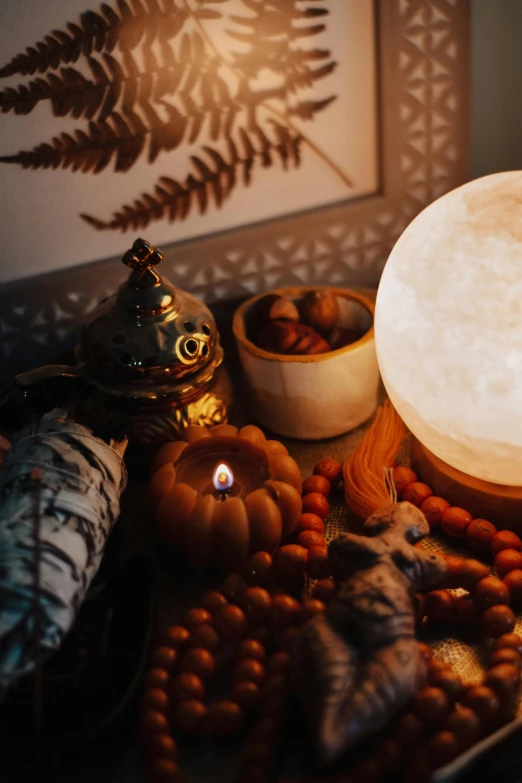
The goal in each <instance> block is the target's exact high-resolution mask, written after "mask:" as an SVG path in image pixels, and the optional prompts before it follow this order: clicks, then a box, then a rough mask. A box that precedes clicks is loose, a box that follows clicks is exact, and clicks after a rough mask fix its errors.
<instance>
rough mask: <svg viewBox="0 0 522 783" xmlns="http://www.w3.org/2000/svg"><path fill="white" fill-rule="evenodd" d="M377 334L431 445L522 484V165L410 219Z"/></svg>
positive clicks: (400, 395)
mask: <svg viewBox="0 0 522 783" xmlns="http://www.w3.org/2000/svg"><path fill="white" fill-rule="evenodd" d="M375 342H376V348H377V357H378V362H379V367H380V371H381V375H382V378H383V381H384V385H385V387H386V390H387V392H388V394H389V396H390V398H391V400H392V402H393V404H394V406H395V408H396V409H397V411H398V413H399V414H400V416H401V417H402V418H403V420H404V421H405V423H406V424H407V426H408V427H409V429H410V430H411V431H412V433H413V434H414V435H415V436H416V438H417V439H418V440H419V441H420V443H421V444H423V446H425V447H426V448H427V449H428V450H429V451H430V452H432V454H434V455H435V457H437V458H439V460H442V461H443V462H444V463H446V464H447V465H449V466H451V467H453V468H455V469H456V470H457V471H461V472H463V473H464V474H467V475H469V476H471V477H475V478H476V479H480V480H483V481H484V482H493V483H494V484H502V485H509V487H507V488H506V489H510V488H513V487H520V486H521V485H522V172H520V171H513V172H507V173H501V174H493V175H491V176H488V177H483V178H482V179H478V180H475V181H473V182H470V183H468V184H466V185H464V186H463V187H460V188H457V189H456V190H454V191H452V192H451V193H448V194H447V195H445V196H443V197H442V198H440V199H439V200H438V201H435V202H434V203H433V204H431V205H430V206H428V207H427V208H426V209H425V210H424V211H423V212H422V213H421V214H420V215H418V217H416V218H415V220H413V222H412V223H411V224H410V225H409V226H408V228H407V229H406V230H405V231H404V233H403V234H402V236H401V237H400V239H399V241H398V242H397V244H396V245H395V247H394V248H393V251H392V253H391V255H390V257H389V259H388V262H387V264H386V267H385V269H384V273H383V275H382V279H381V283H380V286H379V291H378V295H377V304H376V310H375ZM428 483H429V482H428ZM511 494H513V493H511ZM450 502H451V501H450ZM470 510H471V509H470Z"/></svg>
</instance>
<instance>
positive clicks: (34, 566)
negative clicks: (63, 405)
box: [0, 411, 127, 688]
mask: <svg viewBox="0 0 522 783" xmlns="http://www.w3.org/2000/svg"><path fill="white" fill-rule="evenodd" d="M125 445H126V444H116V445H109V444H107V443H105V442H104V441H103V440H101V439H99V438H97V437H95V436H93V435H92V433H91V432H90V431H89V430H88V429H86V428H85V427H83V426H82V425H80V424H76V423H75V422H70V421H67V419H66V415H65V414H64V412H63V411H53V412H52V413H49V414H47V415H46V416H44V417H43V419H41V420H40V421H39V422H38V423H37V424H35V425H31V426H29V427H27V428H25V429H24V430H22V431H21V432H19V433H18V434H17V435H16V436H15V438H14V440H13V444H12V447H11V449H10V450H9V451H8V452H7V454H6V456H5V460H4V463H3V465H2V467H1V469H0V688H6V687H8V686H9V685H11V684H12V683H14V682H15V681H16V680H17V679H18V678H19V677H20V676H22V675H24V674H27V673H29V672H30V671H32V670H33V669H34V667H35V665H36V663H37V662H40V661H41V660H42V659H43V658H44V656H46V655H47V654H49V653H50V652H52V651H54V650H57V649H58V647H59V646H60V644H61V643H62V641H63V639H64V637H65V635H66V633H67V632H68V630H69V629H70V628H71V625H72V624H73V621H74V619H75V616H76V613H77V611H78V609H79V607H80V605H81V603H82V601H83V599H84V597H85V594H86V592H87V588H88V587H89V584H90V583H91V580H92V579H93V577H94V575H95V574H96V571H97V570H98V567H99V565H100V561H101V557H102V554H103V550H104V547H105V543H106V541H107V538H108V536H109V533H110V532H111V530H112V527H113V525H114V523H115V522H116V520H117V518H118V515H119V511H120V495H121V492H122V491H123V489H124V488H125V484H126V480H127V473H126V470H125V466H124V463H123V459H122V457H123V452H124V450H125Z"/></svg>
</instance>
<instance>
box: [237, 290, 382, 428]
mask: <svg viewBox="0 0 522 783" xmlns="http://www.w3.org/2000/svg"><path fill="white" fill-rule="evenodd" d="M321 288H323V289H326V286H300V287H295V288H294V287H292V288H280V289H277V290H275V291H270V292H269V293H275V294H279V295H280V296H286V297H289V298H291V299H293V300H295V301H298V300H299V299H300V298H301V297H303V296H304V295H305V294H306V293H308V292H309V291H317V290H320V289H321ZM328 290H329V291H331V292H332V293H333V294H334V295H335V296H336V298H337V300H338V303H339V311H340V314H339V322H338V326H339V327H340V328H354V327H355V328H356V329H357V332H358V333H360V334H361V337H360V338H359V339H358V340H357V341H356V342H354V343H351V344H350V345H346V346H345V347H343V348H338V349H336V350H334V351H329V352H328V353H323V354H317V355H315V356H306V355H305V356H288V355H283V354H277V353H271V352H269V351H265V350H262V349H261V348H258V346H257V345H255V344H254V342H252V339H253V337H254V336H255V329H254V323H253V316H252V314H253V312H254V307H255V305H256V303H257V302H258V300H259V299H261V297H263V296H266V293H264V294H260V295H259V296H254V297H252V298H251V299H248V300H247V301H246V302H244V303H243V304H242V305H241V306H240V307H239V308H238V309H237V310H236V312H235V314H234V320H233V330H234V336H235V338H236V342H237V345H238V349H239V355H240V359H241V365H242V367H243V371H244V374H245V376H246V381H247V386H248V392H249V395H250V400H249V402H250V407H251V412H252V415H253V416H254V417H255V418H256V419H257V421H258V422H259V423H260V424H261V425H262V426H263V427H266V428H268V429H270V430H272V431H273V432H277V433H279V434H281V435H286V436H287V437H290V438H298V439H303V440H309V439H312V440H319V439H322V438H332V437H334V436H335V435H340V434H341V433H343V432H347V431H348V430H351V429H353V428H354V427H357V426H359V425H360V424H362V423H363V422H364V421H366V420H367V419H369V418H370V416H371V415H372V413H373V412H374V410H375V408H376V406H377V397H378V389H379V369H378V366H377V357H376V353H375V342H374V335H373V314H374V304H373V302H372V300H371V299H369V298H368V297H367V296H365V295H364V294H361V293H358V292H356V291H352V290H350V289H346V288H330V287H328Z"/></svg>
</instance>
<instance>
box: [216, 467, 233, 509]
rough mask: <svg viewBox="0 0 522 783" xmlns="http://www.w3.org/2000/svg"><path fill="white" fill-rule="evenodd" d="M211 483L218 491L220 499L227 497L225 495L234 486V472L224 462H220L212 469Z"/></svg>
mask: <svg viewBox="0 0 522 783" xmlns="http://www.w3.org/2000/svg"><path fill="white" fill-rule="evenodd" d="M212 483H213V484H214V487H215V488H216V490H217V492H218V496H219V499H220V500H221V501H223V500H226V499H227V495H228V493H229V492H230V490H231V489H232V487H233V486H234V474H233V473H232V471H231V470H230V468H229V467H227V465H225V463H224V462H221V463H220V464H219V465H218V466H217V468H216V469H215V471H214V475H213V477H212Z"/></svg>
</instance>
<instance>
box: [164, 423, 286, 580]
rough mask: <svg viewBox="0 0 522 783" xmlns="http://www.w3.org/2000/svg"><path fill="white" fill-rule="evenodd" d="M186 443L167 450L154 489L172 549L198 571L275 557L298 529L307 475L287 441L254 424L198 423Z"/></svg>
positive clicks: (185, 433) (186, 434) (169, 445)
mask: <svg viewBox="0 0 522 783" xmlns="http://www.w3.org/2000/svg"><path fill="white" fill-rule="evenodd" d="M180 438H182V440H179V441H175V442H173V443H167V444H165V445H164V446H162V447H161V449H160V450H159V452H158V453H157V455H156V458H155V459H154V462H153V475H152V478H151V480H150V484H149V495H150V500H151V503H152V505H153V507H154V508H155V514H156V523H157V532H158V535H159V536H160V538H161V540H162V541H163V543H164V544H165V545H166V546H167V547H168V548H169V549H170V550H178V551H181V552H183V554H184V555H185V557H186V559H187V560H188V562H189V564H190V565H191V566H192V567H193V568H195V569H196V570H203V569H205V568H207V567H208V566H209V565H211V564H212V563H217V564H218V566H219V567H220V568H221V570H223V571H228V570H229V569H231V568H239V567H241V565H242V563H243V562H244V561H245V559H246V557H247V555H248V553H249V552H252V551H259V550H264V551H268V552H273V551H274V550H275V549H276V548H277V547H278V546H279V544H280V542H281V539H282V538H286V537H287V536H288V535H290V534H291V533H292V532H293V531H294V530H295V528H296V526H297V521H298V519H299V516H300V514H301V511H302V502H301V474H300V471H299V468H298V466H297V464H296V463H295V461H294V460H293V459H292V458H291V457H290V456H289V455H288V452H287V450H286V448H285V447H284V446H283V445H282V444H281V443H279V442H278V441H273V440H267V439H266V438H265V435H264V434H263V432H262V430H260V429H259V427H255V426H253V425H248V426H246V427H243V428H242V429H240V430H238V428H237V427H233V426H231V425H229V424H224V425H218V426H217V427H214V428H212V429H207V428H204V427H196V426H190V427H187V428H186V429H185V430H183V431H182V433H181V435H180ZM225 501H226V502H225Z"/></svg>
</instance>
